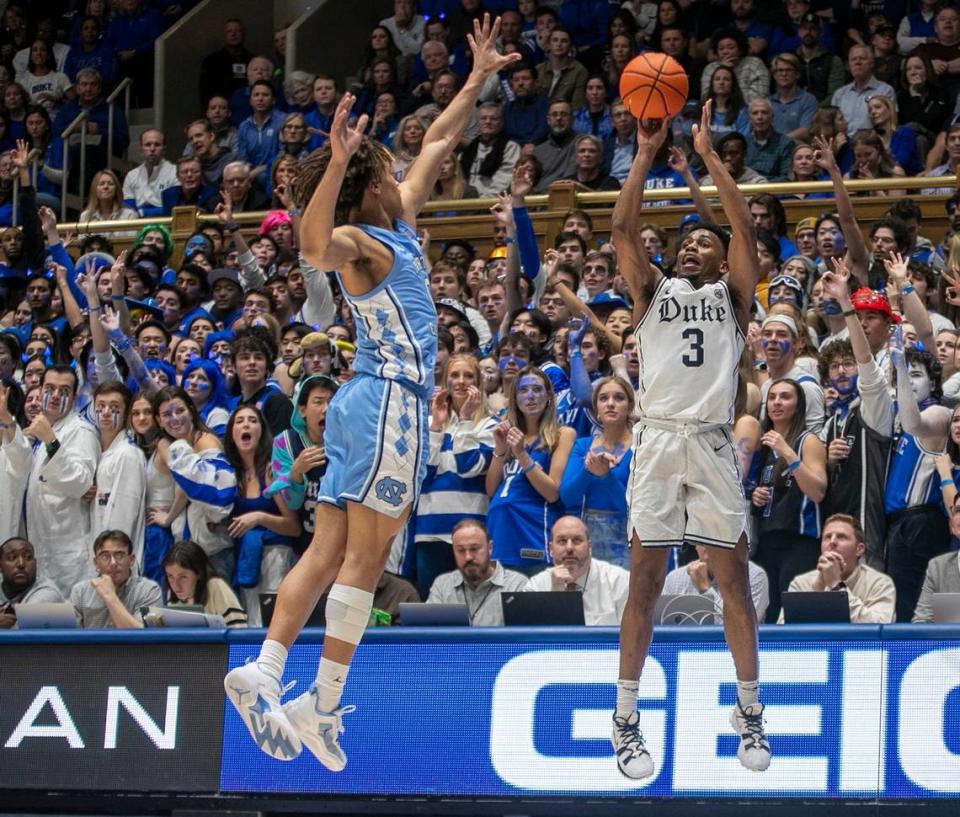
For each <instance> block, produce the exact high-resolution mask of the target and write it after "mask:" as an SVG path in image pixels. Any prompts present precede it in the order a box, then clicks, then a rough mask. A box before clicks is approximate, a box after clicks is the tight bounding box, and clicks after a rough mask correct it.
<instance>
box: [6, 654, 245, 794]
mask: <svg viewBox="0 0 960 817" xmlns="http://www.w3.org/2000/svg"><path fill="white" fill-rule="evenodd" d="M226 649H227V648H226V645H215V644H199V645H192V644H134V643H120V642H118V643H105V644H31V645H28V644H23V645H10V644H4V645H3V648H2V650H0V666H2V670H0V675H2V679H3V683H2V686H0V688H2V692H0V788H2V789H46V790H80V789H82V790H99V791H192V792H200V791H207V792H213V791H216V789H217V782H218V780H217V772H218V770H219V755H220V739H221V735H222V723H223V708H222V705H221V702H222V698H223V685H222V683H221V679H222V674H223V666H224V662H225V660H226Z"/></svg>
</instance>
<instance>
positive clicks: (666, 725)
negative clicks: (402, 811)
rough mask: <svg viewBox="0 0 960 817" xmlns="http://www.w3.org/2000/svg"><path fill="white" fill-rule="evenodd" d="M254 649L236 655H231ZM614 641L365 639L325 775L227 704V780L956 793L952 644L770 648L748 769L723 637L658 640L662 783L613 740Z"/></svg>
mask: <svg viewBox="0 0 960 817" xmlns="http://www.w3.org/2000/svg"><path fill="white" fill-rule="evenodd" d="M319 653H320V647H319V645H313V644H307V645H302V646H298V647H295V648H294V650H293V651H292V653H291V658H290V661H289V663H288V664H287V675H286V677H285V680H287V681H290V680H294V679H295V680H296V681H297V686H296V688H295V689H294V690H293V691H292V692H291V693H289V695H290V696H291V697H292V696H295V695H296V694H297V693H298V692H302V691H304V690H306V689H307V688H308V687H309V685H310V683H311V682H312V680H313V677H314V674H315V670H316V662H317V660H318V658H319ZM255 654H256V648H255V647H253V646H246V645H243V646H240V645H234V646H231V648H230V665H231V666H236V665H238V664H242V663H243V662H244V661H246V660H247V658H248V657H250V656H253V655H255ZM617 657H618V655H617V650H616V647H615V646H613V645H610V643H609V642H603V643H601V642H599V641H598V642H597V643H589V642H588V643H583V644H566V645H564V644H556V643H539V644H538V643H523V644H516V643H503V642H499V643H496V642H495V643H475V642H474V643H461V644H452V643H409V644H402V643H401V644H395V643H367V644H363V645H361V647H360V649H359V651H358V653H357V660H356V662H355V664H354V666H353V668H352V669H351V671H350V676H349V679H348V682H347V692H346V696H345V698H344V702H345V703H350V704H355V705H356V706H357V711H356V712H355V713H354V714H352V715H348V716H347V717H346V721H345V725H346V733H345V734H344V735H343V736H342V745H343V747H344V749H345V751H346V753H347V756H348V758H349V762H348V765H347V768H346V769H345V770H344V771H343V772H341V773H339V774H332V773H330V772H327V771H326V770H325V769H324V768H323V767H321V766H320V765H319V764H318V763H317V762H316V760H315V759H314V758H313V756H312V755H310V754H309V752H308V751H307V750H304V752H303V754H302V755H301V756H300V757H299V758H298V759H296V760H295V761H293V762H288V763H284V762H279V761H275V760H272V759H271V758H269V757H267V756H266V755H264V754H262V753H261V752H260V751H259V750H258V749H257V748H256V747H255V745H254V744H253V742H252V741H251V739H250V737H249V735H248V733H247V731H246V729H245V728H244V726H243V724H242V722H241V721H240V719H239V717H238V716H237V715H236V713H235V712H234V711H233V709H232V707H227V711H226V717H225V720H224V740H223V763H222V775H221V789H222V790H224V791H238V792H240V791H246V792H249V791H261V792H301V793H303V792H316V793H334V794H361V795H362V794H395V795H418V794H421V795H431V794H434V795H439V794H446V795H450V796H457V795H489V796H523V797H529V796H531V795H538V794H543V795H572V796H596V795H599V796H611V797H615V796H628V797H629V796H639V797H686V796H689V797H743V796H746V797H765V796H769V797H776V798H780V799H782V798H784V797H815V798H821V797H828V798H829V797H837V798H843V799H845V800H856V799H867V798H874V797H878V796H879V797H881V798H898V799H902V798H935V797H949V796H956V795H957V794H960V644H958V642H956V641H952V642H938V641H919V640H917V641H883V642H881V641H879V640H878V641H848V642H846V643H843V642H839V643H836V642H834V643H821V642H803V643H799V642H779V643H770V644H765V645H763V647H762V649H761V673H760V680H761V684H762V694H763V699H764V701H765V703H766V705H767V710H766V722H767V723H766V729H767V735H768V737H769V739H770V745H771V747H772V750H773V753H774V757H773V761H772V763H771V765H770V768H769V770H768V771H766V772H765V773H762V774H758V773H755V772H749V771H746V770H744V769H743V768H741V767H740V764H739V763H738V762H737V759H736V748H737V738H736V737H735V736H734V734H733V732H732V730H731V729H730V725H729V720H728V717H729V712H730V709H731V707H732V706H733V704H734V698H735V694H736V686H735V676H734V670H733V663H732V661H731V659H730V657H729V655H728V653H727V652H726V649H725V647H724V645H723V644H722V643H716V642H707V641H704V642H702V643H700V642H690V641H686V643H655V644H654V646H653V649H652V652H651V656H650V658H649V659H648V661H647V664H646V668H645V670H644V673H643V678H642V681H641V684H640V704H639V706H640V710H641V714H640V717H641V726H642V728H643V733H644V735H645V737H646V741H647V746H648V747H649V749H650V751H651V754H652V755H653V759H654V761H655V762H656V768H657V772H656V775H655V776H654V777H653V778H652V779H650V780H644V781H635V780H629V779H627V778H625V777H623V776H621V775H620V773H619V772H618V771H617V767H616V762H615V759H614V755H613V750H612V748H611V745H610V727H611V722H610V718H611V711H612V708H613V703H614V697H615V691H616V688H615V680H616V678H617Z"/></svg>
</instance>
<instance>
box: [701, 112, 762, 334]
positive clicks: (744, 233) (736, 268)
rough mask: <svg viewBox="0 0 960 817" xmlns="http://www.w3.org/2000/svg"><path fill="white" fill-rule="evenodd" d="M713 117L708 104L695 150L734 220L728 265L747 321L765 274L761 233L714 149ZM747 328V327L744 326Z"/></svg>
mask: <svg viewBox="0 0 960 817" xmlns="http://www.w3.org/2000/svg"><path fill="white" fill-rule="evenodd" d="M712 116H713V102H712V101H711V100H707V101H706V102H705V103H704V105H703V110H702V111H701V113H700V124H699V125H694V126H693V147H694V150H696V151H697V153H698V154H700V158H701V159H703V163H704V165H706V168H707V170H708V171H709V172H710V177H711V178H712V179H713V184H714V186H715V187H716V188H717V193H718V194H719V195H720V204H721V206H722V207H723V211H724V213H726V215H727V218H729V219H730V231H731V234H732V237H731V239H730V249H729V251H728V252H727V262H728V265H729V267H730V274H729V282H730V286H731V288H732V289H734V290H735V291H736V292H737V294H738V295H739V298H740V305H741V309H742V310H743V312H744V314H743V315H742V316H740V317H741V323H743V318H746V317H747V315H748V314H749V311H750V305H751V304H752V303H753V294H754V290H755V289H756V286H757V284H758V283H759V282H760V279H761V278H763V273H762V272H761V271H760V261H759V259H758V258H757V231H756V228H755V227H754V226H753V219H752V218H751V216H750V208H749V207H747V200H746V199H745V198H744V197H743V194H742V193H741V192H740V188H738V187H737V183H736V182H735V181H734V180H733V177H732V176H731V175H730V172H729V171H728V170H727V168H726V166H725V165H724V164H723V162H722V161H720V156H719V154H718V153H717V151H716V150H715V149H714V146H713V138H712V136H711V133H710V121H711V117H712ZM744 325H745V324H744Z"/></svg>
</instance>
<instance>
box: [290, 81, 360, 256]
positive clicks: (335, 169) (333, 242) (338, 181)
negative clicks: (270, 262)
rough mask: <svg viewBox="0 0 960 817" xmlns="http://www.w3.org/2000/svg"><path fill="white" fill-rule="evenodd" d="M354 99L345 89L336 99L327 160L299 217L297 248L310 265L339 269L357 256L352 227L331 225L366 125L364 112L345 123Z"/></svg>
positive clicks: (334, 220)
mask: <svg viewBox="0 0 960 817" xmlns="http://www.w3.org/2000/svg"><path fill="white" fill-rule="evenodd" d="M354 101H355V97H354V96H353V94H350V93H346V94H344V95H343V96H342V97H341V99H340V102H339V103H337V110H336V112H335V113H334V115H333V124H331V126H330V161H329V163H328V164H327V168H326V170H325V171H324V174H323V178H322V179H320V182H319V184H317V188H316V190H314V191H313V195H312V196H311V197H310V201H309V202H308V203H307V206H306V208H305V209H304V213H303V218H302V219H301V226H302V229H301V231H300V236H301V245H300V252H301V253H303V256H304V258H306V259H307V261H308V262H309V263H310V264H311V265H312V266H313V267H316V268H317V269H321V270H325V269H327V270H329V269H340V268H341V267H342V266H343V265H344V264H348V263H351V262H354V261H357V260H359V259H360V247H359V245H358V244H357V242H356V241H355V240H354V239H353V238H351V236H350V231H351V230H352V228H349V227H348V228H345V229H334V228H335V227H336V216H335V213H336V209H337V199H338V198H339V197H340V187H341V185H342V184H343V180H344V178H345V177H346V175H347V165H349V164H350V157H351V156H353V154H354V153H356V152H357V149H358V148H359V147H360V144H361V142H362V141H363V132H364V130H365V129H366V127H367V115H366V114H363V115H362V116H361V117H360V118H359V119H358V120H357V123H356V125H355V126H354V127H352V128H351V127H350V126H349V125H348V124H347V120H348V117H349V115H350V109H351V108H352V107H353V103H354Z"/></svg>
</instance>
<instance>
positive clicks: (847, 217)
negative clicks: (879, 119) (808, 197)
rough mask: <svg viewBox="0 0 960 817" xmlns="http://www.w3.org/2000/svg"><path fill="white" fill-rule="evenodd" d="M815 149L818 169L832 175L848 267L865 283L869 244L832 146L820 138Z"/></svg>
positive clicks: (815, 142)
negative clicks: (858, 220)
mask: <svg viewBox="0 0 960 817" xmlns="http://www.w3.org/2000/svg"><path fill="white" fill-rule="evenodd" d="M813 148H814V153H813V156H814V161H816V163H817V167H819V168H820V169H821V170H825V171H827V173H828V174H829V175H830V181H831V182H832V183H833V197H834V198H835V199H836V202H837V217H838V218H839V219H840V229H841V230H843V238H844V241H846V242H847V254H846V262H847V267H848V268H849V269H850V272H851V273H853V274H854V275H855V276H856V277H857V279H858V280H860V281H864V280H866V276H867V269H868V268H869V255H868V253H867V242H866V241H864V240H863V233H862V232H861V230H860V225H859V224H857V218H856V216H855V215H854V212H853V203H852V202H851V201H850V194H849V193H848V192H847V188H846V185H844V183H843V176H842V175H841V173H840V168H839V167H838V166H837V158H836V156H834V155H833V148H831V147H830V144H829V143H828V142H827V141H826V140H825V139H823V138H822V137H820V136H818V137H816V138H815V139H814V140H813Z"/></svg>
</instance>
